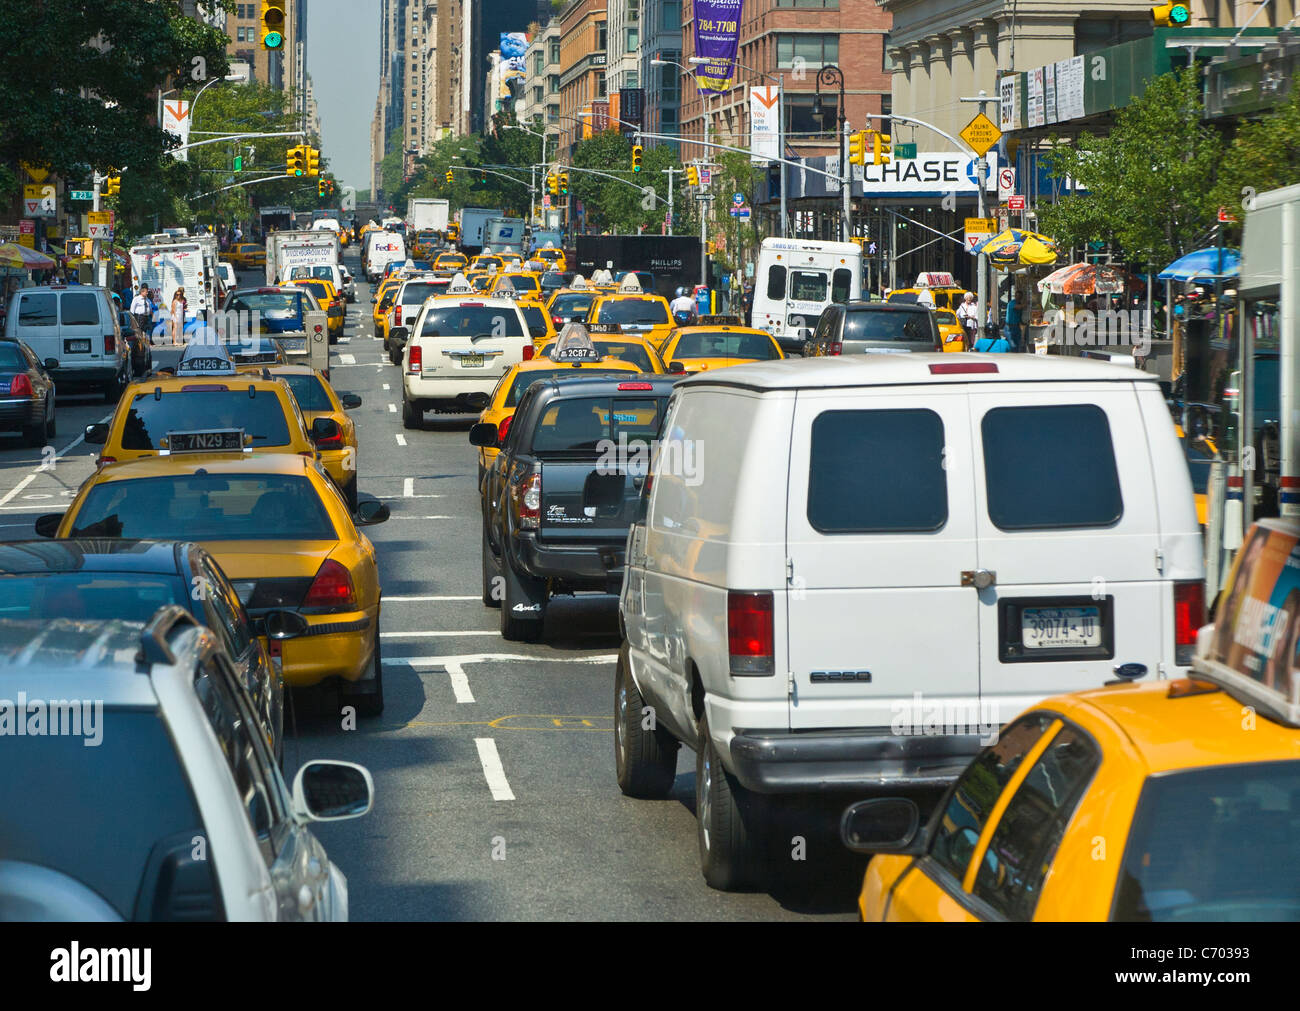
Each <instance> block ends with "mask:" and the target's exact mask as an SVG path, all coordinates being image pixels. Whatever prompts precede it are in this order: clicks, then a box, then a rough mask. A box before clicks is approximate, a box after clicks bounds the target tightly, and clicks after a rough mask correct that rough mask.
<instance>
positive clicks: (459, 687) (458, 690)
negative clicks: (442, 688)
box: [447, 663, 474, 703]
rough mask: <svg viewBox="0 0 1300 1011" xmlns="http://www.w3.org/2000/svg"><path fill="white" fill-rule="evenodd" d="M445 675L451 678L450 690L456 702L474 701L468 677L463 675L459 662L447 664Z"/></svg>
mask: <svg viewBox="0 0 1300 1011" xmlns="http://www.w3.org/2000/svg"><path fill="white" fill-rule="evenodd" d="M447 677H449V678H450V679H451V690H452V691H453V692H454V693H455V695H456V701H457V702H462V703H464V702H473V701H474V693H473V692H471V691H470V690H469V678H467V677H466V676H465V671H464V669H463V668H462V667H461V665H460V664H458V663H449V664H447Z"/></svg>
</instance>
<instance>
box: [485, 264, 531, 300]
mask: <svg viewBox="0 0 1300 1011" xmlns="http://www.w3.org/2000/svg"><path fill="white" fill-rule="evenodd" d="M512 291H513V292H515V294H516V296H517V297H518V298H519V299H520V300H522V301H526V302H533V303H535V304H537V305H541V293H542V282H541V279H540V278H539V277H538V276H537V275H536V274H534V273H530V272H529V271H524V270H510V271H504V270H503V271H499V272H498V273H497V274H496V276H495V278H494V279H493V281H492V287H491V288H489V289H488V294H490V295H501V294H504V293H508V292H512Z"/></svg>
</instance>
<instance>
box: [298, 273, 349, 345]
mask: <svg viewBox="0 0 1300 1011" xmlns="http://www.w3.org/2000/svg"><path fill="white" fill-rule="evenodd" d="M289 284H292V285H296V286H298V287H300V288H306V289H307V290H308V291H310V292H311V293H312V294H313V295H315V296H316V301H317V302H318V303H319V304H320V305H322V306H323V307H324V308H325V325H326V327H327V328H328V329H329V335H330V336H331V337H340V336H342V334H343V325H344V324H345V323H346V322H347V312H348V308H347V305H346V304H345V302H344V301H343V296H342V295H340V294H339V293H338V292H337V291H336V290H335V288H334V282H333V281H326V280H325V279H323V278H318V277H312V278H299V279H298V280H295V281H290V282H289Z"/></svg>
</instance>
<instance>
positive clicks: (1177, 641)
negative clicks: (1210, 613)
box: [1174, 580, 1205, 667]
mask: <svg viewBox="0 0 1300 1011" xmlns="http://www.w3.org/2000/svg"><path fill="white" fill-rule="evenodd" d="M1204 624H1205V584H1204V583H1202V582H1201V581H1200V580H1194V581H1189V582H1186V583H1174V663H1176V664H1178V665H1179V666H1180V667H1186V666H1187V665H1188V664H1189V663H1191V662H1192V655H1193V654H1194V653H1195V652H1196V633H1197V631H1198V630H1199V629H1200V627H1201V626H1202V625H1204Z"/></svg>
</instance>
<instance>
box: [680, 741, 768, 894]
mask: <svg viewBox="0 0 1300 1011" xmlns="http://www.w3.org/2000/svg"><path fill="white" fill-rule="evenodd" d="M697 737H698V742H697V744H696V751H695V820H696V834H697V836H698V837H699V843H700V870H701V871H702V872H703V873H704V880H705V881H706V882H707V883H708V885H709V887H711V888H717V889H718V890H719V891H724V892H731V891H737V890H740V889H743V888H747V887H749V886H751V885H753V884H754V882H755V881H756V880H757V878H758V873H759V869H760V866H761V847H760V842H759V838H758V833H757V831H756V829H757V827H758V826H757V821H758V813H757V811H755V810H754V807H755V801H754V797H753V796H752V795H751V794H750V793H749V792H748V791H747V790H745V788H744V787H742V786H741V785H740V784H739V783H738V782H736V779H735V777H734V776H732V775H731V773H729V772H727V770H726V769H725V768H723V766H722V762H721V760H720V759H719V758H718V753H717V751H716V750H715V749H714V747H713V740H712V739H711V738H710V737H709V722H708V717H707V716H701V717H700V722H699V724H698V732H697Z"/></svg>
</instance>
